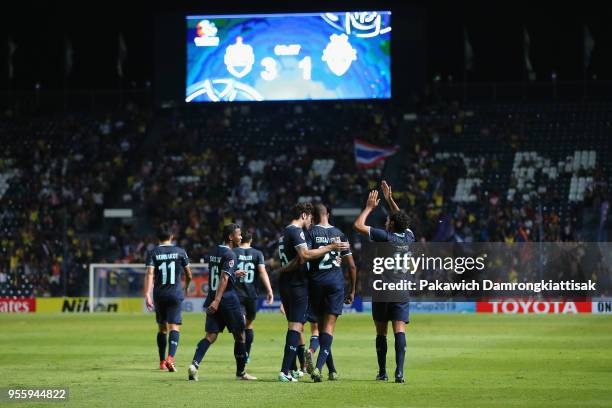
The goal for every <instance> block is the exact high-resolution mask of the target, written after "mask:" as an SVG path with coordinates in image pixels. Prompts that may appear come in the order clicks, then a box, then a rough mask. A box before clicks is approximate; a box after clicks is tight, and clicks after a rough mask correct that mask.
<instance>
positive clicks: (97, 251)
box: [0, 102, 610, 296]
mask: <svg viewBox="0 0 612 408" xmlns="http://www.w3.org/2000/svg"><path fill="white" fill-rule="evenodd" d="M480 109H481V107H478V106H476V107H465V106H460V105H459V104H456V103H453V104H440V103H437V104H435V105H432V106H427V107H424V108H422V109H421V111H420V112H419V113H418V119H416V120H413V121H410V122H404V124H402V121H401V120H400V115H399V113H398V112H397V111H395V110H394V109H393V108H390V107H388V106H386V105H382V104H381V105H378V104H374V105H373V104H368V103H358V102H352V103H346V102H345V103H322V104H274V105H270V106H251V105H236V106H231V107H229V106H218V107H212V108H210V107H207V108H206V110H178V109H177V110H175V111H172V112H166V113H162V115H161V117H160V118H156V119H155V120H153V119H152V118H151V117H150V116H151V115H150V113H147V111H146V110H141V109H139V108H137V107H136V106H134V105H130V106H129V107H128V109H126V110H125V111H124V112H122V113H113V114H108V115H104V114H102V115H99V116H92V115H88V116H78V115H74V116H68V117H66V118H62V117H57V116H54V117H46V118H41V117H37V118H32V117H28V116H20V115H18V114H15V113H12V112H11V111H7V112H5V114H4V115H5V118H4V120H3V121H1V122H2V124H1V125H0V132H2V135H3V136H2V138H3V140H6V141H7V143H5V149H4V151H3V153H2V156H0V173H2V174H4V175H6V176H5V178H4V179H3V180H6V182H5V184H6V185H7V186H8V187H7V188H6V189H5V190H6V191H4V193H3V194H2V196H0V203H1V209H0V224H1V226H2V230H3V236H2V251H1V252H0V296H4V295H24V294H25V295H30V294H35V295H37V296H49V295H58V294H67V295H82V294H84V292H85V287H86V286H85V285H86V279H83V277H84V273H85V271H86V269H85V267H84V266H85V265H87V264H88V263H90V262H92V261H94V260H95V261H102V260H105V261H111V262H122V263H130V262H143V260H144V257H145V254H146V252H147V251H148V250H150V249H151V248H152V247H153V245H154V243H155V238H154V236H153V234H149V233H147V232H148V231H150V230H147V228H146V227H150V226H153V225H156V224H158V223H159V222H161V221H170V222H172V223H173V228H174V233H175V235H176V236H177V237H179V242H178V244H179V245H180V246H183V247H184V248H185V249H186V250H187V252H188V254H189V255H190V257H191V259H192V260H193V261H196V262H198V261H200V260H201V259H203V257H204V254H205V253H206V252H207V250H208V248H209V247H211V246H212V245H213V244H214V243H216V242H217V240H218V234H219V231H220V229H221V226H222V225H224V224H226V223H228V222H229V221H230V220H231V221H234V222H237V223H239V224H241V225H243V226H245V227H246V228H248V229H249V230H250V232H252V233H253V234H254V235H255V237H256V240H257V241H256V246H258V247H259V248H260V249H262V250H263V251H264V253H265V254H266V255H267V256H268V257H271V256H272V255H273V253H274V250H275V248H276V242H277V239H278V237H279V232H280V230H281V228H282V226H283V225H284V224H285V223H286V221H287V220H285V219H284V218H283V216H284V214H283V209H285V208H288V207H290V206H291V205H292V204H293V203H295V202H299V201H311V200H315V201H319V200H320V201H323V202H325V203H328V204H329V205H330V206H331V207H333V208H338V207H360V206H361V205H363V200H364V197H365V193H366V192H367V191H368V190H369V189H371V188H374V187H375V186H377V184H378V182H379V181H380V180H381V178H382V177H383V167H375V168H371V169H363V168H359V167H357V166H356V164H355V160H354V153H353V142H354V139H355V138H359V139H363V140H365V141H368V142H370V143H374V144H378V145H382V146H390V145H393V144H396V143H397V144H398V145H400V146H401V151H400V152H399V153H398V154H397V155H396V156H395V157H394V158H393V159H391V160H390V161H389V162H388V164H387V167H386V171H387V174H385V177H386V178H387V179H390V180H391V181H392V183H393V186H394V191H395V197H396V199H397V200H398V202H399V204H400V207H402V208H406V209H407V210H408V211H409V213H410V215H411V217H412V220H413V230H414V231H415V233H416V236H417V238H419V239H422V240H427V241H432V240H433V241H467V242H470V241H476V242H478V241H481V242H487V241H499V242H523V241H540V240H542V241H568V240H587V239H588V237H587V236H585V235H581V231H583V230H584V228H583V227H584V225H583V222H584V218H585V216H584V214H587V213H589V211H590V213H592V214H597V216H595V218H597V220H596V222H595V224H596V225H597V224H599V225H597V227H596V228H595V229H604V228H603V225H602V224H601V222H604V224H605V222H606V221H605V219H603V217H604V215H607V207H606V213H605V214H604V213H603V212H601V214H600V210H601V209H602V208H604V206H605V204H606V203H607V200H608V191H607V186H608V185H609V179H608V178H607V177H609V170H610V169H609V168H608V167H606V166H605V165H603V164H601V163H604V162H605V156H604V157H603V158H602V157H601V156H600V157H599V160H598V161H597V165H595V166H592V167H588V168H580V169H578V170H576V171H574V170H571V171H568V172H565V171H563V170H562V171H561V172H560V174H558V175H557V176H556V177H555V178H553V177H551V175H550V173H549V172H547V171H544V170H543V169H542V168H536V169H535V176H533V177H532V179H531V180H528V183H526V184H525V183H522V181H521V180H520V174H519V173H517V172H516V171H515V169H514V168H513V166H512V163H513V160H516V157H515V156H516V153H517V152H520V151H523V150H525V149H527V150H529V151H534V150H537V151H538V152H545V151H546V149H545V146H544V145H542V144H534V142H533V139H534V136H537V135H539V134H540V135H542V138H543V139H544V140H545V141H544V143H545V142H546V140H548V139H547V137H549V136H550V129H549V132H548V133H547V132H545V131H543V130H542V129H546V128H547V126H548V125H549V124H550V123H554V122H555V121H556V120H558V119H555V118H556V116H555V117H552V116H550V115H548V116H546V114H543V113H542V112H546V109H547V108H546V107H544V108H542V107H540V108H534V110H533V111H527V112H519V113H515V112H514V111H513V110H514V109H516V107H514V106H513V105H509V106H505V107H497V108H496V110H493V109H487V108H486V107H484V108H482V112H481V111H480ZM585 110H587V111H588V107H587V108H585ZM579 112H581V111H580V110H579ZM598 112H599V110H598ZM539 115H541V116H539ZM588 118H589V116H588V115H587V114H586V113H585V114H584V117H583V116H580V117H578V118H575V121H577V122H580V123H582V122H581V121H586V120H587V119H588ZM598 120H599V122H598V123H600V124H601V127H603V128H604V129H605V128H606V126H607V127H609V126H610V121H609V118H607V117H604V118H603V119H601V118H600V119H598ZM406 123H408V125H405V124H406ZM147 129H152V130H151V131H149V132H147ZM153 129H154V130H153ZM600 130H601V129H600V128H598V127H596V128H589V129H584V132H583V133H582V134H581V135H579V136H573V137H572V136H571V135H570V136H567V137H565V138H564V139H562V140H563V143H564V144H563V145H562V147H564V146H565V147H567V149H571V152H573V150H574V146H573V144H572V143H575V142H576V138H581V140H586V141H588V142H589V143H590V145H589V147H592V148H595V149H598V147H599V146H601V145H602V144H603V143H604V141H602V140H601V139H599V138H598V137H599V136H598V135H599V132H600ZM589 134H595V135H596V136H597V137H594V138H589V137H587V136H589ZM552 136H553V137H557V136H558V135H557V133H554V132H553V133H552ZM483 138H487V139H488V140H489V141H490V143H486V144H483V143H482V142H481V141H482V139H483ZM605 143H607V142H605ZM585 148H586V147H585ZM606 149H607V144H606V145H605V148H603V149H600V152H599V154H600V155H601V154H603V153H602V152H605V151H607V150H606ZM569 151H570V150H568V151H567V152H566V151H565V150H563V149H561V151H558V152H554V154H555V155H556V156H554V158H555V160H556V158H557V157H561V158H563V157H564V156H563V154H565V153H568V152H569ZM538 160H539V159H537V160H536V159H534V160H532V161H533V163H532V162H529V161H527V162H526V163H527V164H526V165H531V164H534V166H535V162H536V161H538ZM393 161H395V164H394V162H393ZM553 161H554V160H553ZM521 165H525V163H524V162H523V163H521ZM515 167H516V166H515ZM390 172H391V173H392V172H395V174H390ZM578 174H579V175H580V176H585V177H591V182H590V184H589V185H588V186H587V188H586V189H585V191H584V194H583V196H581V198H582V200H577V201H573V202H570V200H569V199H568V191H566V190H567V188H565V189H564V187H562V185H569V179H570V178H571V177H573V176H577V175H578ZM465 178H471V179H479V180H481V182H479V183H474V184H472V185H468V186H467V187H466V192H465V196H466V197H467V199H466V198H465V197H463V198H462V197H459V198H458V197H457V190H458V188H457V186H458V183H460V182H461V179H465ZM0 187H1V184H0ZM521 189H522V190H521ZM511 190H513V191H514V193H512V194H509V192H510V191H511ZM2 191H3V190H2V189H1V188H0V192H2ZM109 197H112V198H117V197H118V198H117V200H115V201H113V200H111V199H110V198H109ZM111 202H112V203H113V204H120V205H122V206H129V207H134V208H138V209H139V210H140V211H137V214H139V218H138V219H137V220H136V224H141V225H126V224H114V225H113V226H112V229H111V230H110V231H109V233H108V234H107V236H105V237H102V238H101V239H100V237H99V236H98V237H96V233H95V232H96V231H102V230H104V228H103V226H104V224H103V223H104V220H103V219H102V209H103V208H104V205H105V204H108V203H111ZM585 210H586V211H585ZM600 218H601V219H603V221H601V222H600ZM600 227H601V228H600ZM104 231H105V230H104ZM347 232H348V231H347ZM599 238H600V239H601V236H599ZM591 240H596V239H591Z"/></svg>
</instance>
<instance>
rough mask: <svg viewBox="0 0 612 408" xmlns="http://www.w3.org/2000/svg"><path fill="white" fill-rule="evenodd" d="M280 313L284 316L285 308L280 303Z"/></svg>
mask: <svg viewBox="0 0 612 408" xmlns="http://www.w3.org/2000/svg"><path fill="white" fill-rule="evenodd" d="M280 312H281V313H282V314H283V315H284V314H285V306H283V304H282V303H281V306H280Z"/></svg>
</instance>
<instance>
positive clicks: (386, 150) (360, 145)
mask: <svg viewBox="0 0 612 408" xmlns="http://www.w3.org/2000/svg"><path fill="white" fill-rule="evenodd" d="M398 150H399V147H398V146H395V147H382V146H376V145H373V144H371V143H367V142H364V141H363V140H359V139H355V163H357V166H358V167H373V166H375V165H376V164H378V163H380V162H382V161H384V160H385V159H386V158H387V157H389V156H393V155H394V154H395V153H397V152H398Z"/></svg>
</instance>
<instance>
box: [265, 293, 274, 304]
mask: <svg viewBox="0 0 612 408" xmlns="http://www.w3.org/2000/svg"><path fill="white" fill-rule="evenodd" d="M266 302H268V304H269V305H271V304H272V303H273V302H274V293H272V292H268V293H267V294H266Z"/></svg>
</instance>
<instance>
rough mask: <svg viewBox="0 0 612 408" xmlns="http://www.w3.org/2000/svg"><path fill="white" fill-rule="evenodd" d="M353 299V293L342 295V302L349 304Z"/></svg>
mask: <svg viewBox="0 0 612 408" xmlns="http://www.w3.org/2000/svg"><path fill="white" fill-rule="evenodd" d="M354 300H355V294H354V293H352V292H351V293H349V294H348V295H346V296H345V297H344V304H345V305H350V304H351V303H353V301H354Z"/></svg>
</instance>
